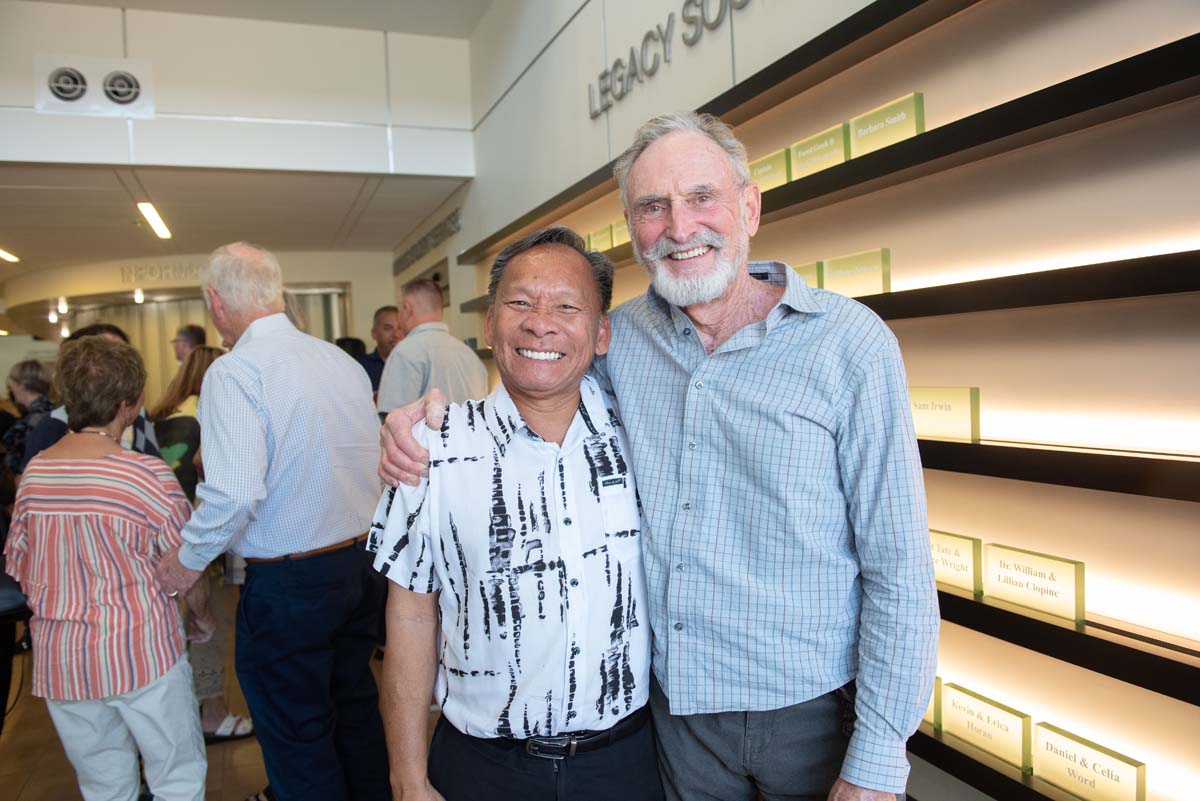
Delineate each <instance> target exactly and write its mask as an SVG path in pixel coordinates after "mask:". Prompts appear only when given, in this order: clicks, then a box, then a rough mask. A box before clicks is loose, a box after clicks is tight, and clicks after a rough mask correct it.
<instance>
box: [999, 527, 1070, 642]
mask: <svg viewBox="0 0 1200 801" xmlns="http://www.w3.org/2000/svg"><path fill="white" fill-rule="evenodd" d="M984 551H985V552H986V555H987V573H986V574H985V579H984V586H983V591H984V594H986V595H989V596H991V597H993V598H999V599H1000V600H1002V601H1008V602H1010V603H1014V604H1020V605H1021V606H1027V607H1029V608H1030V609H1036V610H1038V611H1039V612H1046V613H1048V614H1051V615H1055V616H1057V617H1065V618H1066V619H1068V620H1073V621H1075V622H1076V623H1082V622H1083V619H1084V603H1083V562H1076V561H1075V560H1073V559H1061V558H1059V557H1057V556H1049V555H1047V554H1043V553H1037V552H1036V551H1026V550H1023V549H1021V548H1010V547H1008V546H1007V545H995V544H990V545H987V546H986V547H985V548H984Z"/></svg>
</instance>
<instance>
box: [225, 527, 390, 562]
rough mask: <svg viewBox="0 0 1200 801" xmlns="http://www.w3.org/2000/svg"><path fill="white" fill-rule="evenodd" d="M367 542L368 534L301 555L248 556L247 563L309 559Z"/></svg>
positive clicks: (303, 552)
mask: <svg viewBox="0 0 1200 801" xmlns="http://www.w3.org/2000/svg"><path fill="white" fill-rule="evenodd" d="M366 541H367V535H366V534H359V535H358V536H357V537H355V538H353V539H349V540H342V541H341V542H335V543H334V544H333V545H326V546H324V547H322V548H313V549H312V550H311V551H301V552H300V553H289V554H287V555H286V556H247V557H246V562H248V563H249V564H252V565H257V564H260V563H262V562H284V561H288V560H292V559H307V558H308V557H310V556H320V555H321V554H323V553H329V552H330V551H340V550H342V549H343V548H353V547H354V546H355V545H358V544H360V543H363V542H366Z"/></svg>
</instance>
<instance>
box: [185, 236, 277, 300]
mask: <svg viewBox="0 0 1200 801" xmlns="http://www.w3.org/2000/svg"><path fill="white" fill-rule="evenodd" d="M200 288H201V289H202V290H209V289H211V290H213V291H214V292H216V293H217V294H218V295H219V296H220V297H221V300H223V301H224V302H225V304H226V305H227V306H229V308H230V309H231V310H233V311H237V312H248V311H263V312H276V311H282V310H283V271H282V270H281V269H280V268H279V261H278V260H276V258H275V256H274V255H272V254H271V252H270V251H268V250H264V249H263V248H260V247H257V246H255V245H250V244H247V243H246V242H233V243H230V244H228V245H223V246H221V247H219V248H217V249H216V250H214V251H213V252H212V256H210V257H209V259H208V264H205V265H204V268H203V269H202V270H200ZM205 302H206V303H207V302H208V295H207V292H206V293H205Z"/></svg>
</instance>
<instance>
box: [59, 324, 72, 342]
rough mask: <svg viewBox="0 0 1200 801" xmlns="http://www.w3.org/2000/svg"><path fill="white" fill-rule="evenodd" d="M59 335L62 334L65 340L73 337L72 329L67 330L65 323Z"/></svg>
mask: <svg viewBox="0 0 1200 801" xmlns="http://www.w3.org/2000/svg"><path fill="white" fill-rule="evenodd" d="M58 333H60V334H62V338H63V339H66V338H67V337H69V336H71V329H70V328H67V324H66V323H63V324H62V329H61V330H60V331H59V332H58Z"/></svg>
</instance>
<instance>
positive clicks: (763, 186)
mask: <svg viewBox="0 0 1200 801" xmlns="http://www.w3.org/2000/svg"><path fill="white" fill-rule="evenodd" d="M750 180H751V181H753V182H754V183H756V184H758V188H759V189H760V190H762V191H763V192H766V191H767V190H768V189H774V188H775V187H777V186H783V185H784V184H786V183H787V182H788V180H789V178H788V151H787V150H786V149H784V150H777V151H775V152H774V153H772V154H771V155H769V156H766V157H765V158H761V159H759V160H758V161H752V162H750Z"/></svg>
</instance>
